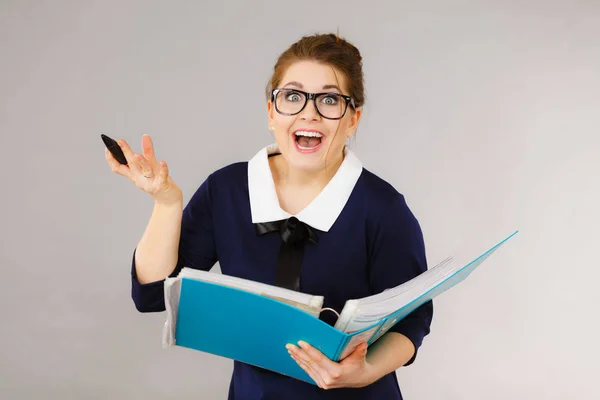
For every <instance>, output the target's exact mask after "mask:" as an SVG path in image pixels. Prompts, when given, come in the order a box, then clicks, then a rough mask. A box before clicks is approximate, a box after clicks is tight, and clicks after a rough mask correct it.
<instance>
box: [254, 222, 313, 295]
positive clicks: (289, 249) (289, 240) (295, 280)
mask: <svg viewBox="0 0 600 400" xmlns="http://www.w3.org/2000/svg"><path fill="white" fill-rule="evenodd" d="M254 228H255V229H256V234H257V235H264V234H267V233H270V232H279V234H280V235H281V246H280V247H279V258H278V259H277V269H276V274H275V284H276V285H277V286H279V287H283V288H286V289H291V290H295V291H299V290H300V267H301V266H302V258H303V256H304V246H305V244H306V242H311V243H313V244H317V243H318V238H317V234H316V232H315V230H314V228H312V227H310V226H309V225H306V224H305V223H304V222H302V221H299V220H298V218H296V217H290V218H289V219H284V220H280V221H272V222H261V223H256V224H254Z"/></svg>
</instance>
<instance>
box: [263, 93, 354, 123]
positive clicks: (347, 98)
mask: <svg viewBox="0 0 600 400" xmlns="http://www.w3.org/2000/svg"><path fill="white" fill-rule="evenodd" d="M283 91H291V92H297V93H301V94H303V95H304V104H303V105H302V107H301V108H300V110H299V111H298V112H295V113H284V112H282V111H280V110H279V108H278V107H277V101H276V100H275V98H276V97H277V94H278V93H279V92H283ZM332 94H334V95H336V96H340V97H341V98H342V99H344V100H345V102H346V106H345V107H344V112H343V113H342V115H341V116H340V117H338V118H331V117H326V116H324V115H323V114H321V111H319V107H318V106H317V97H319V96H322V95H332ZM311 99H312V101H313V103H314V105H315V110H317V112H318V113H319V115H320V116H321V117H323V118H325V119H332V120H338V119H342V118H344V115H346V111H348V105H350V106H352V108H353V109H355V110H356V104H355V103H354V99H353V98H352V97H350V96H346V95H345V94H341V93H337V92H321V93H308V92H304V91H302V90H299V89H293V88H277V89H273V90H272V91H271V100H272V101H273V104H274V105H275V110H276V111H277V112H278V113H279V114H281V115H297V114H300V113H301V112H302V110H304V108H305V107H306V104H308V101H309V100H311Z"/></svg>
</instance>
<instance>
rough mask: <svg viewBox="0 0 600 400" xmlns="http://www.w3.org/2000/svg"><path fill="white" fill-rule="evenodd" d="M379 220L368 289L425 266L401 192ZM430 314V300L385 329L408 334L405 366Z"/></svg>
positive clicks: (406, 277)
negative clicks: (408, 343)
mask: <svg viewBox="0 0 600 400" xmlns="http://www.w3.org/2000/svg"><path fill="white" fill-rule="evenodd" d="M379 221H380V222H379V224H378V226H377V228H376V230H375V236H374V245H373V251H372V253H371V256H370V268H369V278H370V285H371V291H372V293H380V292H382V291H384V290H385V289H389V288H393V287H396V286H398V285H400V284H402V283H404V282H406V281H409V280H410V279H412V278H414V277H416V276H417V275H419V274H421V273H423V272H425V271H426V270H427V260H426V255H425V244H424V240H423V233H422V231H421V227H420V225H419V222H418V221H417V219H416V218H415V216H414V215H413V213H412V212H411V210H410V209H409V207H408V205H407V204H406V202H405V199H404V196H402V195H401V194H398V195H397V197H396V198H395V200H394V202H393V203H392V205H391V206H390V207H389V208H387V209H385V210H383V214H382V215H381V218H380V220H379ZM432 318H433V302H432V301H431V300H430V301H428V302H426V303H424V304H423V305H421V306H420V307H419V308H417V309H415V310H414V311H413V312H412V313H410V314H409V315H407V316H406V317H405V318H404V319H403V320H401V321H400V322H398V323H396V324H395V325H394V326H392V327H391V328H390V329H389V332H397V333H401V334H403V335H404V336H406V337H408V339H409V340H410V341H411V342H412V343H413V345H414V346H415V353H414V354H413V356H412V358H411V359H410V360H409V361H408V362H407V363H406V364H405V366H406V365H410V364H412V363H413V362H414V360H415V358H416V356H417V350H418V349H419V347H420V346H421V344H422V342H423V338H424V337H425V336H426V335H427V334H429V331H430V325H431V321H432Z"/></svg>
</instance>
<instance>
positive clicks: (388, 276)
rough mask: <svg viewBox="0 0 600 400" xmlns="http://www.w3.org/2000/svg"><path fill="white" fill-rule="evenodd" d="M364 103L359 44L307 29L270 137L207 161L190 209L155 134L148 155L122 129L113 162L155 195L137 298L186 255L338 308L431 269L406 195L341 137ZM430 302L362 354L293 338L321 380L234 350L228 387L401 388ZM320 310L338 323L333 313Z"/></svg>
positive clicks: (290, 54) (293, 392)
mask: <svg viewBox="0 0 600 400" xmlns="http://www.w3.org/2000/svg"><path fill="white" fill-rule="evenodd" d="M363 103H364V89H363V72H362V58H361V55H360V53H359V51H358V50H357V49H356V48H355V47H354V46H353V45H351V44H350V43H348V42H347V41H345V40H343V39H340V38H339V37H338V36H337V35H333V34H326V35H313V36H306V37H303V38H302V39H301V40H300V41H298V42H297V43H295V44H293V45H292V46H290V48H288V49H287V50H286V51H285V52H284V53H283V54H282V55H281V56H280V58H279V60H278V61H277V63H276V65H275V67H274V73H273V76H272V78H271V80H270V82H269V84H268V87H267V111H268V120H269V127H270V130H271V132H273V134H274V136H275V143H274V144H272V145H269V146H266V147H264V148H262V149H261V150H260V151H259V152H258V153H257V154H256V155H255V156H254V157H253V158H252V159H251V160H250V161H248V162H239V163H234V164H231V165H229V166H227V167H225V168H222V169H219V170H217V171H215V172H214V173H212V174H211V175H210V176H209V177H208V178H207V179H206V180H205V181H204V182H203V184H202V185H201V186H200V187H199V188H198V190H197V191H196V192H195V193H194V195H193V196H192V198H191V200H190V202H189V204H188V205H187V206H186V207H185V209H184V208H183V203H182V192H181V190H180V189H179V187H178V186H177V185H176V184H175V183H174V182H173V180H172V179H171V177H170V176H169V170H168V166H167V164H166V163H165V162H164V161H161V162H160V163H159V162H158V161H157V160H156V158H155V155H154V148H153V145H152V141H151V139H150V137H149V136H146V135H145V136H144V137H143V139H142V148H143V155H142V154H135V153H134V152H133V151H132V149H131V148H130V147H129V145H128V144H127V143H126V142H125V141H123V140H119V141H118V143H119V145H120V146H121V148H122V149H123V152H124V154H125V156H126V158H127V160H128V163H129V164H128V166H125V165H120V164H119V163H118V162H117V161H116V160H115V159H113V158H112V156H111V155H110V153H108V152H107V153H106V157H107V160H108V163H109V164H110V166H111V168H112V170H113V171H114V172H116V173H118V174H120V175H123V176H125V177H127V178H128V179H130V180H131V181H133V182H134V183H135V184H136V185H137V186H138V187H139V188H140V189H142V190H144V191H145V192H147V193H148V194H150V195H151V196H152V197H153V198H154V204H155V205H154V210H153V212H152V216H151V218H150V221H149V223H148V226H147V228H146V230H145V232H144V234H143V236H142V238H141V240H140V241H139V243H138V245H137V247H136V248H135V250H134V252H133V261H132V270H131V273H132V297H133V301H134V303H135V305H136V307H137V309H138V310H139V311H141V312H156V311H162V310H164V309H165V305H164V300H163V283H164V279H165V277H167V276H174V275H176V274H177V273H178V272H179V270H180V269H181V268H182V267H183V266H188V267H192V268H199V269H204V270H209V269H210V268H211V267H212V266H213V265H214V264H215V263H216V262H217V261H219V264H220V266H221V270H222V272H223V273H224V274H227V275H233V276H239V277H243V278H246V279H252V280H256V281H260V282H265V283H269V284H274V285H280V286H284V287H288V288H291V289H294V290H300V291H303V292H305V293H311V294H314V295H323V296H324V298H325V303H324V307H330V308H333V309H335V310H338V311H340V310H341V309H342V308H343V306H344V303H345V302H346V301H347V300H348V299H352V298H360V297H365V296H369V295H372V294H375V293H379V292H381V291H383V290H385V289H386V288H390V287H394V286H397V285H399V284H401V283H403V282H406V281H407V280H409V279H411V278H413V277H415V276H417V275H418V274H420V273H422V272H424V271H425V270H426V268H427V266H426V258H425V248H424V243H423V235H422V232H421V229H420V227H419V223H418V221H417V220H416V218H415V217H414V216H413V214H412V212H411V211H410V209H409V208H408V206H407V204H406V202H405V200H404V197H403V195H402V194H400V193H398V192H397V191H396V190H395V189H394V188H393V187H392V186H391V185H389V184H388V183H387V182H385V181H383V180H382V179H380V178H378V177H377V176H376V175H374V174H373V173H371V172H369V171H368V170H366V169H365V168H363V167H362V164H361V162H360V160H359V159H358V158H357V157H356V155H355V154H354V153H353V152H352V151H351V150H349V149H348V148H347V147H346V145H345V142H346V140H347V139H349V138H351V137H352V135H354V133H355V132H356V129H357V127H358V123H359V121H360V118H361V113H362V105H363ZM282 224H283V228H282ZM273 226H274V228H273ZM269 227H270V228H269ZM278 230H281V232H287V233H291V236H292V237H294V238H296V239H298V240H299V241H300V242H299V244H297V246H296V247H294V246H293V245H291V244H289V243H288V242H287V240H288V239H287V236H285V235H284V234H282V235H281V236H280V234H279V232H278ZM294 232H295V233H294ZM298 246H299V247H298ZM292 248H294V249H295V250H291V249H292ZM432 314H433V307H432V304H431V302H429V303H426V304H425V305H423V306H421V307H420V308H418V309H417V310H415V311H414V312H413V313H412V314H411V315H409V316H408V317H407V318H405V319H404V320H402V321H401V322H399V323H397V324H396V325H395V326H394V327H393V328H392V329H390V331H389V332H387V333H386V334H385V335H384V336H382V337H381V338H380V339H379V340H378V341H377V342H376V343H375V344H374V345H372V346H371V347H370V348H369V350H368V352H367V349H366V346H365V345H364V344H361V346H359V347H358V348H357V349H356V350H355V351H354V352H353V353H352V354H351V355H349V356H348V357H347V358H345V359H344V360H342V361H340V362H333V361H331V360H329V359H327V358H326V357H325V356H323V355H322V354H321V353H320V352H319V351H318V350H317V349H315V348H313V347H311V346H310V344H304V343H299V344H298V346H295V345H290V346H289V352H290V357H293V358H294V360H296V362H297V363H298V364H299V365H300V366H301V367H302V368H303V369H304V370H305V371H306V372H307V373H308V374H309V375H310V376H311V377H312V378H313V379H314V381H315V382H316V383H317V384H318V386H315V385H310V384H308V383H305V382H302V381H299V380H296V379H293V378H289V377H286V376H283V375H280V374H276V373H274V372H271V371H267V370H264V369H261V368H257V367H254V366H251V365H247V364H244V363H241V362H238V361H235V362H234V371H233V375H232V379H231V385H230V388H229V398H230V399H267V398H268V399H302V400H305V399H345V400H348V399H401V398H402V396H401V392H400V389H399V387H398V382H397V379H396V375H395V371H396V369H398V368H400V367H402V366H404V365H408V364H410V363H412V362H413V361H414V359H415V357H416V352H417V349H418V348H419V347H420V345H421V343H422V341H423V338H424V336H426V335H427V334H428V333H429V328H430V323H431V319H432ZM322 319H323V320H324V321H325V322H327V323H329V324H331V325H333V324H334V323H335V320H334V318H332V317H331V315H330V313H328V312H326V313H324V314H323V316H322Z"/></svg>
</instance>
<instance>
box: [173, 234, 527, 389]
mask: <svg viewBox="0 0 600 400" xmlns="http://www.w3.org/2000/svg"><path fill="white" fill-rule="evenodd" d="M517 232H518V231H515V232H514V233H512V234H511V235H510V236H508V237H507V238H505V239H504V240H502V241H500V242H499V243H497V244H496V245H494V246H493V247H491V248H489V249H488V250H487V251H485V252H484V253H482V254H480V255H479V256H477V257H470V258H469V257H465V256H464V255H454V256H452V257H448V258H446V259H444V260H443V261H442V262H441V263H439V264H437V265H436V266H434V267H433V268H431V269H428V270H427V271H426V272H424V273H422V274H421V275H419V276H417V277H415V278H414V279H412V280H410V281H408V282H405V283H403V284H402V285H399V286H397V287H395V288H391V289H387V290H385V291H383V292H382V293H379V294H376V295H373V296H369V297H365V298H362V299H355V300H349V301H347V302H346V304H345V306H344V309H343V310H342V311H341V313H340V315H339V318H338V320H337V322H336V324H335V326H330V325H328V324H327V323H325V322H324V321H322V320H320V319H319V314H320V312H321V311H322V308H321V307H322V305H323V300H324V299H323V297H322V296H313V295H310V294H305V293H299V292H295V291H292V290H288V289H283V288H278V287H275V286H271V285H267V284H263V283H259V282H253V281H249V280H245V279H241V278H237V277H231V276H226V275H223V274H217V273H213V272H207V271H200V270H195V269H190V268H183V269H182V271H181V272H180V273H179V275H178V276H176V277H170V278H167V279H166V280H165V285H164V287H165V305H166V311H167V320H166V322H165V326H164V331H163V347H165V348H168V347H171V346H181V347H186V348H190V349H194V350H199V351H203V352H207V353H211V354H214V355H218V356H222V357H226V358H230V359H234V360H238V361H241V362H244V363H248V364H252V365H255V366H257V367H261V368H264V369H268V370H271V371H274V372H277V373H280V374H283V375H287V376H290V377H293V378H296V379H300V380H303V381H305V382H308V383H311V384H316V383H315V382H314V381H313V380H312V378H310V376H309V375H308V374H307V373H306V372H304V370H303V369H302V368H300V366H298V365H297V363H296V362H295V361H294V360H293V359H292V358H291V357H290V355H289V354H288V351H287V349H286V348H285V345H286V344H288V343H297V342H298V341H299V340H304V341H305V342H307V343H309V344H311V345H312V346H314V347H316V348H317V349H319V350H320V351H321V352H322V353H324V354H325V355H326V356H327V357H329V358H330V359H331V360H334V361H339V360H341V359H343V358H345V357H346V356H347V355H348V354H350V353H351V352H352V351H353V350H354V349H355V348H356V346H358V345H359V344H360V343H361V342H363V341H365V342H367V344H368V345H371V344H372V343H373V342H375V341H376V340H377V339H379V338H380V337H381V336H382V335H383V334H384V333H386V332H387V331H388V330H389V329H390V328H391V327H392V326H393V325H395V324H396V323H398V322H399V321H401V320H402V319H403V318H405V317H406V316H407V315H409V314H410V313H411V312H412V311H413V310H415V309H416V308H418V307H419V306H421V305H422V304H424V303H425V302H427V301H429V300H432V299H433V298H435V297H436V296H438V295H440V294H441V293H443V292H445V291H446V290H448V289H450V288H451V287H453V286H455V285H456V284H458V283H459V282H462V281H463V280H464V279H465V278H466V277H467V276H468V275H469V274H470V273H471V272H473V271H474V270H475V269H476V268H477V267H478V266H479V265H481V263H482V262H483V261H485V260H486V259H487V258H488V257H489V256H490V255H491V254H492V253H494V252H495V251H496V250H497V249H498V248H499V247H500V246H501V245H502V244H504V243H505V242H506V241H507V240H508V239H510V238H511V237H512V236H514V235H515V234H516V233H517ZM323 312H326V311H323Z"/></svg>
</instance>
